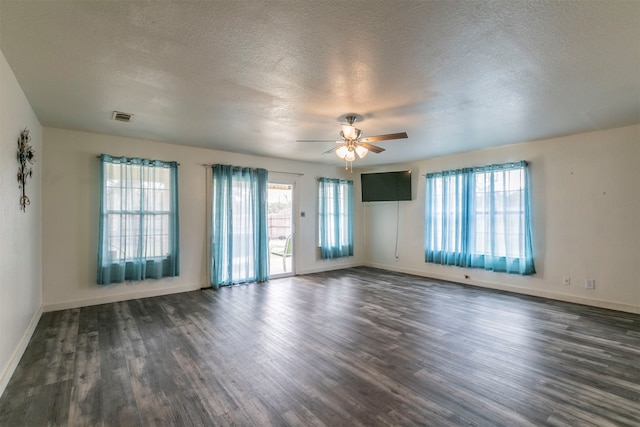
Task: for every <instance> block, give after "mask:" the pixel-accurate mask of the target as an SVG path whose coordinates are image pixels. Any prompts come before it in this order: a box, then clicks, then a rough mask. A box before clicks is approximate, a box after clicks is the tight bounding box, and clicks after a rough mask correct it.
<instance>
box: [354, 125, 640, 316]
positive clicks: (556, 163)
mask: <svg viewBox="0 0 640 427" xmlns="http://www.w3.org/2000/svg"><path fill="white" fill-rule="evenodd" d="M517 160H527V161H528V162H529V164H530V178H531V187H532V203H533V207H534V212H533V239H534V251H535V265H536V270H537V274H535V275H534V276H530V277H520V276H517V275H511V274H504V273H492V272H487V271H483V270H477V269H464V268H460V267H451V266H440V265H436V264H427V263H425V262H424V202H425V178H424V176H423V175H424V174H425V173H427V172H435V171H442V170H448V169H455V168H460V167H465V166H480V165H487V164H493V163H503V162H509V161H517ZM384 169H385V170H404V169H412V171H413V179H414V180H413V184H414V189H413V192H414V194H413V196H414V200H412V201H410V202H400V215H399V216H400V223H399V224H400V232H399V248H400V249H399V259H397V260H396V259H395V257H394V243H393V242H395V236H396V228H395V224H396V209H397V204H396V203H393V202H384V203H365V204H363V205H364V207H363V213H364V216H365V220H366V228H365V231H364V232H365V247H366V248H367V253H366V259H367V263H368V264H369V265H371V266H375V267H380V268H386V269H390V270H397V271H403V272H408V273H414V274H418V275H422V276H428V277H433V278H439V279H445V280H451V281H455V282H462V283H470V284H475V285H479V286H486V287H490V288H496V289H506V290H511V291H515V292H521V293H526V294H530V295H539V296H545V297H550V298H555V299H560V300H566V301H572V302H578V303H583V304H589V305H594V306H601V307H607V308H612V309H618V310H624V311H630V312H635V313H640V274H639V272H638V268H639V266H640V125H635V126H628V127H623V128H617V129H611V130H606V131H600V132H591V133H585V134H579V135H572V136H567V137H563V138H555V139H549V140H544V141H535V142H527V143H521V144H516V145H509V146H505V147H500V148H496V149H489V150H482V151H474V152H468V153H463V154H458V155H452V156H446V157H439V158H432V159H428V160H423V161H418V162H415V163H412V164H403V165H392V166H388V167H385V168H384ZM465 275H468V276H469V279H465ZM564 277H570V278H571V285H570V286H564V285H563V283H562V280H563V278H564ZM587 278H590V279H595V281H596V288H595V289H594V290H586V289H585V287H584V280H585V279H587Z"/></svg>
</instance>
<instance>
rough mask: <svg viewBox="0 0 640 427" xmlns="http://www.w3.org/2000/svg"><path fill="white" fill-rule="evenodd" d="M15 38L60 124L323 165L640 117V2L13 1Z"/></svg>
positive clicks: (12, 60) (32, 87) (3, 9)
mask: <svg viewBox="0 0 640 427" xmlns="http://www.w3.org/2000/svg"><path fill="white" fill-rule="evenodd" d="M0 48H1V49H2V52H3V53H4V55H5V57H6V58H7V61H8V62H9V65H10V66H11V68H12V70H13V71H14V73H15V74H16V76H17V78H18V81H19V82H20V85H21V86H22V88H23V90H24V91H25V93H26V95H27V97H28V99H29V101H30V103H31V105H32V106H33V108H34V110H35V112H36V114H37V116H38V118H39V119H40V121H41V123H42V124H43V125H45V126H52V127H60V128H67V129H77V130H85V131H91V132H98V133H106V134H113V135H122V136H129V137H135V138H144V139H152V140H159V141H165V142H171V143H176V144H185V145H192V146H199V147H209V148H214V149H219V150H226V151H235V152H243V153H251V154H258V155H263V156H271V157H280V158H290V159H299V160H305V161H312V162H324V163H335V164H340V160H339V159H338V158H337V157H336V156H334V155H324V156H323V155H322V154H321V153H322V152H324V151H325V150H327V149H329V148H332V145H333V144H332V143H296V140H297V139H333V138H338V132H339V117H341V116H344V114H345V113H349V112H354V113H357V114H360V115H362V116H363V117H364V120H363V121H362V122H360V123H357V125H358V127H360V128H361V129H362V130H363V131H364V135H365V136H368V135H376V134H381V133H394V132H402V131H406V132H407V133H408V134H409V138H408V139H406V140H397V141H387V142H380V143H378V145H379V146H381V147H384V148H386V149H387V151H385V152H384V153H381V154H370V155H368V156H367V157H366V158H365V159H363V160H358V161H357V162H358V163H359V165H360V166H372V165H376V164H386V163H394V162H400V161H409V160H414V159H421V158H426V157H431V156H438V155H444V154H449V153H455V152H461V151H468V150H475V149H479V148H484V147H491V146H499V145H505V144H510V143H517V142H522V141H529V140H535V139H541V138H548V137H554V136H562V135H567V134H572V133H578V132H584V131H591V130H596V129H605V128H611V127H616V126H622V125H627V124H632V123H638V122H640V1H616V0H608V1H604V0H603V1H560V0H558V1H533V0H529V1H518V0H507V1H375V0H367V1H343V0H342V1H329V0H327V1H323V0H320V1H294V0H291V1H256V0H254V1H231V0H228V1H88V0H86V1H60V0H58V1H45V0H43V1H24V0H20V1H6V0H0ZM113 110H119V111H124V112H128V113H133V114H134V115H135V116H134V119H133V121H132V122H131V123H121V122H116V121H113V120H111V112H112V111H113Z"/></svg>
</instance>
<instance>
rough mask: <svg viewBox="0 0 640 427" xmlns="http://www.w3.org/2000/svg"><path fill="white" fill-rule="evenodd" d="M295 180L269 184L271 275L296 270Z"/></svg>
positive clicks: (290, 273)
mask: <svg viewBox="0 0 640 427" xmlns="http://www.w3.org/2000/svg"><path fill="white" fill-rule="evenodd" d="M293 186H294V183H293V182H288V181H277V182H269V184H268V185H267V200H268V201H267V206H268V211H267V212H268V213H267V237H268V238H269V277H271V278H273V277H283V276H292V275H293V274H294V273H295V271H294V266H295V262H294V252H295V251H294V247H293V246H294V240H295V239H294V224H293Z"/></svg>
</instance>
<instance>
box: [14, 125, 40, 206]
mask: <svg viewBox="0 0 640 427" xmlns="http://www.w3.org/2000/svg"><path fill="white" fill-rule="evenodd" d="M30 142H31V137H30V136H29V129H27V128H24V130H23V131H22V132H21V133H20V139H19V140H18V162H20V166H19V167H18V183H19V187H20V189H21V190H22V196H21V197H20V209H22V212H26V209H27V205H30V204H31V201H30V200H29V197H27V194H26V191H25V185H26V183H27V177H30V176H33V169H32V168H31V166H28V165H27V163H28V164H30V165H32V164H33V163H34V162H35V161H36V158H35V150H34V149H33V147H32V146H31V145H30V144H29V143H30Z"/></svg>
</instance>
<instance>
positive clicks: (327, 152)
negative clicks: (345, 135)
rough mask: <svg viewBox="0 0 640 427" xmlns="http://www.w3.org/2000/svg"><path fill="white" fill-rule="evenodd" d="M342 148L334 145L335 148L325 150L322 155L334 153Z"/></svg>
mask: <svg viewBox="0 0 640 427" xmlns="http://www.w3.org/2000/svg"><path fill="white" fill-rule="evenodd" d="M340 147H342V145H336V146H335V147H333V148H332V149H331V150H327V151H325V152H324V153H322V154H329V153H333V152H334V151H336V150H337V149H338V148H340Z"/></svg>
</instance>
